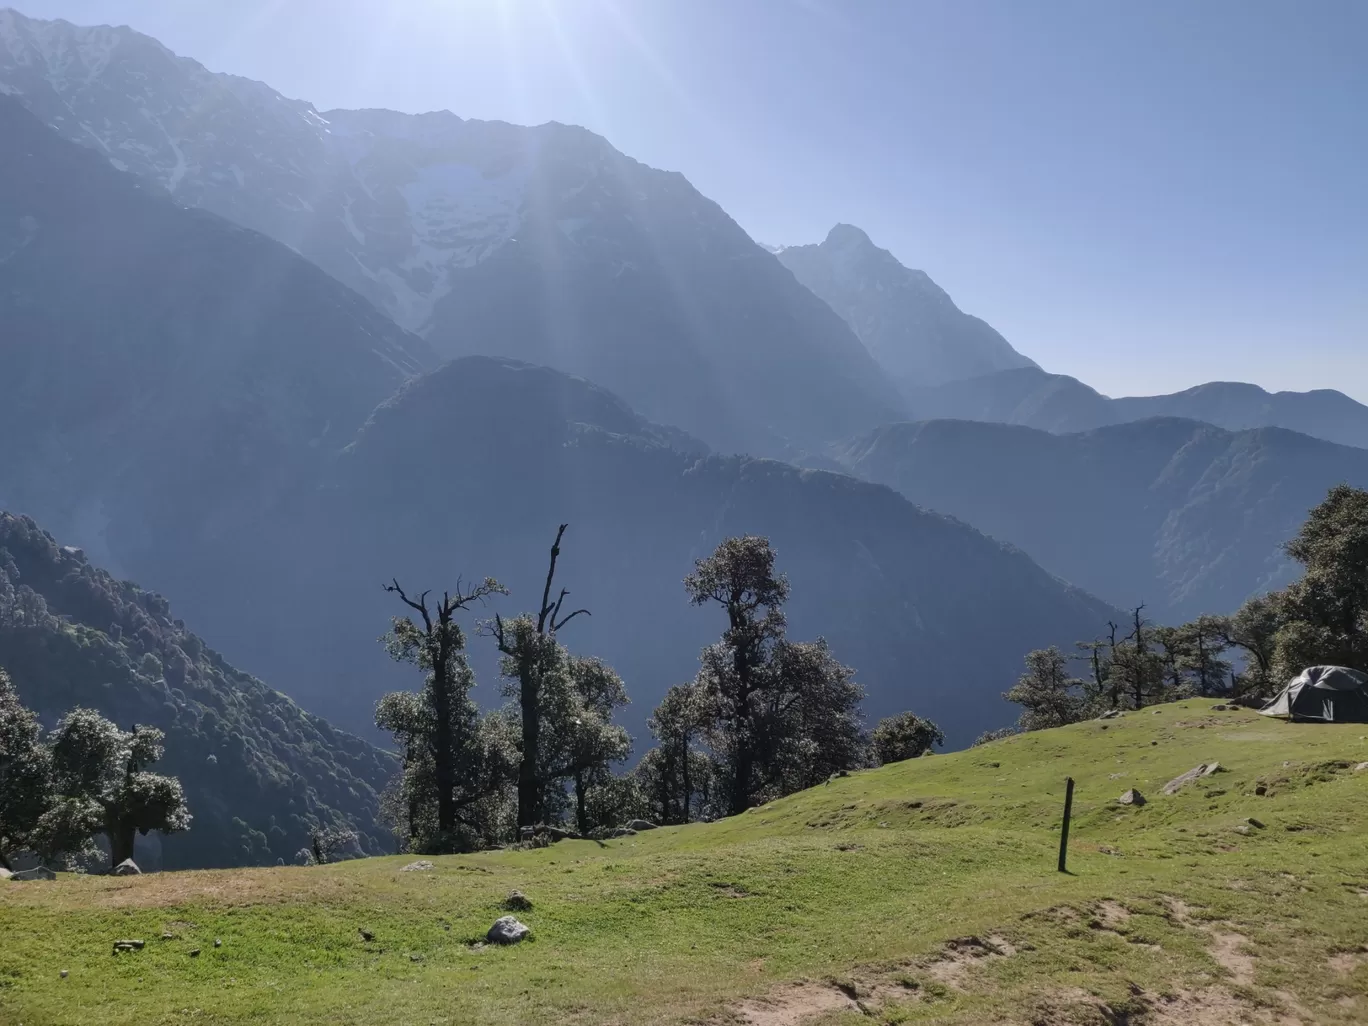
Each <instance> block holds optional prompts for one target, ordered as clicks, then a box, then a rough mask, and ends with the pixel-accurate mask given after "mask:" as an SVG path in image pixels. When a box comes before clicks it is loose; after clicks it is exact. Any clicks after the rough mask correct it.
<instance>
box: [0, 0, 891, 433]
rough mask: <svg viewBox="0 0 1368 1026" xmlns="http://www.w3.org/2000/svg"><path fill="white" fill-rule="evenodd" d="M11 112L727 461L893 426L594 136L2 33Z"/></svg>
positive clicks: (873, 396) (440, 337) (884, 403)
mask: <svg viewBox="0 0 1368 1026" xmlns="http://www.w3.org/2000/svg"><path fill="white" fill-rule="evenodd" d="M0 91H3V92H7V93H10V94H13V95H14V96H15V97H16V98H17V99H18V100H19V101H20V102H22V103H23V104H24V105H25V106H26V107H28V109H29V110H31V111H32V112H34V113H35V114H36V115H37V116H38V117H39V118H40V119H41V120H43V121H44V122H45V123H47V124H48V125H49V126H51V127H52V128H53V129H55V130H56V131H57V132H58V133H59V134H61V135H62V136H63V137H65V138H67V139H68V140H71V141H74V142H77V143H80V144H82V145H84V146H87V147H91V148H93V149H95V150H96V151H98V152H99V153H101V154H103V155H104V157H105V158H106V159H107V160H108V161H109V162H110V163H111V164H112V165H113V166H114V167H116V168H119V169H121V170H126V171H128V172H129V173H131V174H133V175H135V176H137V177H139V178H140V179H142V180H144V181H146V182H147V183H149V184H150V185H153V186H155V187H156V188H158V189H160V190H164V191H165V192H167V193H169V194H171V195H172V196H174V197H175V199H176V200H177V201H178V202H179V203H182V204H185V205H189V206H195V207H202V208H204V209H206V210H209V211H213V212H214V213H217V214H220V215H222V216H223V217H225V218H227V219H228V220H230V221H233V222H235V223H237V224H240V225H243V226H245V227H248V228H252V229H255V230H257V231H259V232H262V233H264V234H266V235H269V236H272V237H274V238H275V239H277V240H279V241H281V242H283V243H285V244H286V245H288V246H290V247H291V248H293V249H295V250H296V251H298V252H299V253H301V254H302V255H304V256H305V257H307V258H308V259H309V260H311V261H312V262H314V263H315V264H317V265H318V266H319V267H321V268H323V269H324V270H325V271H327V272H328V273H329V274H330V275H332V276H333V277H334V278H336V279H337V280H338V281H341V282H343V283H345V284H346V285H348V286H350V287H351V288H352V289H354V290H355V291H356V292H358V293H360V294H361V295H363V296H365V297H367V298H368V299H369V300H370V301H371V302H372V303H373V304H374V305H375V306H376V307H377V308H378V309H380V310H382V311H384V312H385V313H386V314H388V315H389V316H390V317H392V318H393V319H394V320H395V321H396V322H397V323H398V324H399V325H400V326H402V327H404V328H406V329H409V330H412V331H415V332H417V333H419V334H421V335H422V336H423V337H425V338H426V339H428V340H429V341H430V342H431V344H432V346H433V348H434V349H435V350H436V351H437V352H439V353H440V354H441V355H443V356H446V357H450V356H456V355H467V354H475V353H487V354H494V355H502V356H511V357H517V358H520V359H526V360H530V361H533V362H537V363H543V364H548V365H551V366H555V367H558V368H560V369H563V370H566V371H569V372H572V373H578V374H583V375H586V376H588V377H590V378H592V379H593V380H595V381H599V382H601V383H603V384H604V385H606V386H607V387H609V388H611V389H613V390H614V391H616V392H618V393H619V394H621V395H622V396H623V397H624V398H625V399H627V400H628V401H629V402H631V403H632V404H633V406H635V407H636V408H638V409H640V410H641V411H642V412H643V413H644V414H646V415H647V416H649V417H651V418H652V419H654V420H657V421H660V422H662V423H669V424H677V425H679V426H680V427H681V428H683V429H685V430H687V431H689V432H691V433H693V434H695V435H698V436H700V437H702V438H704V439H705V440H706V441H708V442H709V443H710V444H712V445H715V446H718V447H722V448H728V449H735V450H749V451H753V452H763V453H769V454H780V453H787V452H791V451H802V450H803V449H806V448H811V447H813V446H814V445H818V444H820V443H822V442H824V441H827V440H830V439H831V438H833V437H838V436H840V435H846V434H851V433H854V432H857V431H859V430H863V429H866V428H870V427H873V426H875V425H876V424H878V423H880V422H884V421H887V420H890V419H896V418H897V417H898V416H900V415H901V414H902V412H903V408H902V400H901V397H900V396H899V395H898V393H897V390H896V389H895V388H894V387H893V385H892V384H891V383H890V382H889V380H888V379H887V377H886V375H885V374H884V373H883V371H882V370H881V369H880V368H879V366H878V365H877V364H876V363H875V361H874V360H873V359H872V358H871V357H870V355H869V352H868V351H867V350H866V349H865V347H864V346H863V345H861V343H860V341H859V340H858V339H857V338H856V337H855V335H854V333H853V332H852V331H851V330H850V328H849V327H848V326H847V325H846V324H845V322H844V321H842V320H841V318H840V317H838V316H837V315H836V314H835V313H834V312H833V311H832V310H831V309H830V308H829V307H828V306H826V304H824V303H822V302H821V301H820V300H818V299H817V298H816V297H815V296H813V295H812V293H811V292H809V291H808V290H807V289H805V288H803V287H802V286H801V285H799V284H798V283H797V282H796V281H795V280H794V278H793V276H792V275H791V274H789V273H788V272H787V271H786V270H785V269H784V268H783V266H782V265H780V263H779V262H778V260H777V259H776V258H775V257H774V255H773V254H772V253H769V252H768V251H766V250H764V249H763V248H761V247H760V246H757V245H756V244H755V243H754V242H752V241H751V239H750V238H749V236H747V235H746V233H745V232H744V231H743V230H742V229H741V228H740V227H739V226H738V225H737V224H736V223H735V222H734V221H733V220H732V219H731V218H730V217H728V216H727V214H726V213H725V212H724V211H723V210H722V209H721V208H720V207H718V206H717V204H715V203H713V202H712V201H710V200H708V199H706V198H704V197H703V196H701V195H700V194H699V193H698V192H697V190H695V189H694V188H693V187H692V186H691V185H689V183H688V182H687V181H686V180H685V179H684V177H683V176H682V175H679V174H677V173H672V172H666V171H658V170H655V169H653V168H649V167H646V166H645V165H643V164H639V163H637V162H636V161H634V160H631V159H630V158H628V157H625V156H623V155H622V154H621V153H619V152H618V151H616V150H614V149H613V148H612V147H611V146H610V145H609V144H608V143H607V142H605V141H604V140H603V139H602V138H600V137H598V136H596V135H593V134H592V133H590V132H587V131H585V130H584V129H581V128H574V127H569V126H565V125H560V124H556V123H549V124H545V125H541V126H539V127H535V128H524V127H521V126H516V125H509V124H504V123H501V122H480V121H466V120H463V119H461V118H459V117H457V116H455V115H454V114H451V113H450V112H446V111H440V112H435V113H429V114H422V115H408V114H400V113H396V112H394V111H385V110H362V111H346V110H333V111H324V112H319V111H317V110H315V109H314V108H313V106H312V105H310V104H308V103H306V102H304V101H299V100H290V99H287V98H285V97H283V96H281V95H280V94H279V93H276V92H275V91H274V90H272V89H270V88H269V87H267V86H265V85H263V84H261V83H259V82H252V81H249V80H247V79H243V78H238V77H236V76H232V75H221V74H214V73H211V72H209V71H207V70H205V69H204V68H203V67H202V66H200V65H199V64H197V63H195V62H194V61H191V60H188V59H186V58H182V57H178V56H176V55H175V54H172V53H171V52H170V51H168V50H167V49H166V48H165V47H163V46H162V45H161V44H160V43H158V42H157V41H156V40H153V39H151V38H149V37H147V36H144V35H141V34H139V33H137V32H134V31H132V30H131V29H128V28H123V27H120V28H111V27H108V26H102V27H96V28H81V27H77V26H74V25H71V24H68V23H66V22H62V21H38V20H35V19H29V18H25V17H24V16H23V15H20V14H18V13H17V12H15V11H12V10H3V11H0Z"/></svg>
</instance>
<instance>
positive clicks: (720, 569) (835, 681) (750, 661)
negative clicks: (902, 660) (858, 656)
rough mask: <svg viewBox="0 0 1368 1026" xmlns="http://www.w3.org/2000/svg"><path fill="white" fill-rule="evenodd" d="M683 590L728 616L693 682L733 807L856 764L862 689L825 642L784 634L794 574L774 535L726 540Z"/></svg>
mask: <svg viewBox="0 0 1368 1026" xmlns="http://www.w3.org/2000/svg"><path fill="white" fill-rule="evenodd" d="M684 586H685V588H686V589H687V591H688V593H689V600H690V602H691V603H692V604H694V605H697V606H702V605H707V604H716V605H718V606H721V607H722V608H723V609H724V610H725V611H726V614H727V627H726V630H725V631H723V634H722V638H721V640H720V641H718V642H717V643H716V644H714V645H710V646H708V647H707V648H705V649H704V650H703V652H702V654H701V655H700V657H699V664H700V665H699V672H698V676H697V678H696V679H695V683H694V687H695V688H696V690H697V693H698V697H699V700H700V702H701V708H702V709H703V722H704V723H705V724H706V726H705V735H706V739H707V743H708V747H709V749H710V751H711V752H712V755H713V757H714V759H715V760H716V764H717V767H718V771H719V774H720V775H721V776H722V777H723V779H724V781H725V786H726V788H727V795H728V797H727V803H726V807H727V809H728V810H729V811H730V812H731V813H732V814H736V813H739V812H743V811H745V810H746V809H747V808H749V807H750V806H751V804H752V803H753V802H754V801H755V800H756V799H757V798H758V797H760V796H767V795H776V794H783V793H787V792H789V791H792V790H796V789H798V788H800V787H804V786H807V785H808V784H809V783H812V782H814V780H815V778H816V776H817V775H818V774H825V773H826V772H829V771H830V769H833V768H844V767H846V766H852V765H858V764H859V761H860V755H861V751H862V745H861V738H860V726H859V702H860V698H861V695H862V692H861V690H860V688H859V686H858V685H857V684H856V683H855V682H854V679H853V676H854V675H853V671H851V670H850V669H849V668H848V667H845V666H842V665H841V664H840V663H839V662H837V660H836V659H835V658H834V657H833V656H832V654H831V651H830V649H829V648H828V647H827V644H826V642H825V641H822V640H821V639H820V638H819V639H818V640H817V641H815V642H810V643H802V644H799V643H793V642H789V641H787V640H786V639H785V637H784V631H785V627H786V621H785V618H784V611H783V604H784V602H785V601H786V600H787V598H788V593H789V589H788V580H787V578H785V577H784V576H783V575H782V574H777V573H776V572H775V569H774V551H773V549H772V548H771V547H770V544H769V541H768V539H765V538H760V537H755V536H750V535H748V536H746V537H742V538H728V539H726V540H725V541H724V542H722V544H720V545H719V546H718V547H717V549H716V551H715V552H714V553H713V554H712V555H711V556H709V557H708V558H707V559H701V560H699V561H698V562H697V563H696V564H695V566H694V571H693V573H691V574H690V575H689V576H688V577H687V578H685V580H684Z"/></svg>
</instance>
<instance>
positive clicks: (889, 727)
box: [869, 712, 945, 766]
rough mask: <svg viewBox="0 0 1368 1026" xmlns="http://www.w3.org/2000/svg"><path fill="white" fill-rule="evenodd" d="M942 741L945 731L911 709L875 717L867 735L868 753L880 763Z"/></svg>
mask: <svg viewBox="0 0 1368 1026" xmlns="http://www.w3.org/2000/svg"><path fill="white" fill-rule="evenodd" d="M943 744H945V733H944V731H942V730H941V729H940V727H938V726H936V725H935V724H934V723H932V722H931V721H930V720H928V719H924V718H922V717H921V716H918V715H917V714H916V713H914V712H904V713H899V714H898V715H897V716H889V717H887V718H886V719H882V720H880V721H879V724H878V726H876V727H875V728H874V730H873V732H872V733H871V734H870V735H869V749H870V754H871V755H873V757H874V761H875V763H876V764H878V765H880V766H886V765H888V764H889V763H890V762H902V761H903V760H904V759H915V758H917V757H918V756H922V755H925V754H926V753H927V752H929V751H931V749H932V748H933V747H934V746H936V745H943Z"/></svg>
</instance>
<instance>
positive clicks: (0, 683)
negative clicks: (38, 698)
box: [0, 670, 54, 869]
mask: <svg viewBox="0 0 1368 1026" xmlns="http://www.w3.org/2000/svg"><path fill="white" fill-rule="evenodd" d="M53 798H54V795H53V791H52V756H51V754H50V753H49V751H48V749H47V747H46V746H45V745H44V744H43V743H42V729H41V728H40V727H39V724H38V717H37V716H36V715H35V714H34V713H32V712H30V711H29V710H28V709H25V708H24V707H23V705H22V704H20V702H19V693H18V692H17V691H16V690H15V688H14V685H13V684H12V683H11V682H10V679H9V676H8V675H7V674H6V673H5V671H4V670H0V866H3V867H4V868H6V869H13V868H14V866H13V865H12V864H11V862H10V858H11V857H12V856H13V855H15V854H17V853H19V852H21V851H32V850H33V849H34V847H35V844H36V840H35V837H34V833H35V831H36V830H37V829H38V826H39V823H40V821H41V820H42V817H43V814H44V813H45V812H47V811H48V809H49V808H50V807H51V805H52V801H53Z"/></svg>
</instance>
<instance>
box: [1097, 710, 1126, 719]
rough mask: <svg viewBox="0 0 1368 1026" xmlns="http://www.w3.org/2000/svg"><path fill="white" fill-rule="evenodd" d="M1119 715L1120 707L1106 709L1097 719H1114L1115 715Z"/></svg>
mask: <svg viewBox="0 0 1368 1026" xmlns="http://www.w3.org/2000/svg"><path fill="white" fill-rule="evenodd" d="M1120 715H1121V710H1120V709H1108V710H1107V711H1106V712H1104V713H1103V714H1102V715H1101V716H1099V717H1098V719H1099V720H1114V719H1116V717H1118V716H1120Z"/></svg>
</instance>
